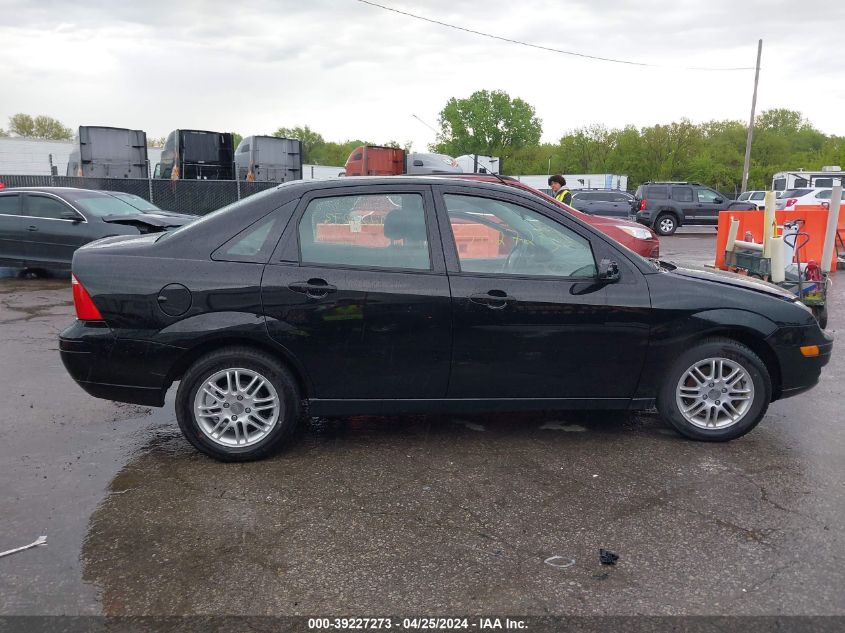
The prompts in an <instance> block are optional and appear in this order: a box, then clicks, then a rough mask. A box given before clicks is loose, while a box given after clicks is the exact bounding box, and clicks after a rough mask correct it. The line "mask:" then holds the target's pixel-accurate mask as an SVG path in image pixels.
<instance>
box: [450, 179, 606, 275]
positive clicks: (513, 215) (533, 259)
mask: <svg viewBox="0 0 845 633" xmlns="http://www.w3.org/2000/svg"><path fill="white" fill-rule="evenodd" d="M444 200H445V202H446V209H447V212H448V214H449V223H450V225H451V227H452V235H453V237H454V239H455V246H456V248H457V251H458V259H459V262H460V267H461V272H466V273H492V274H499V275H515V276H522V277H567V278H581V279H584V278H591V277H595V276H596V264H595V258H594V257H593V251H592V249H591V248H590V243H589V242H588V241H587V240H586V239H584V238H583V237H581V236H580V235H578V234H576V233H574V232H573V231H571V230H569V229H567V228H566V227H564V226H562V225H560V224H558V223H557V222H554V221H553V220H550V219H549V218H547V217H545V216H544V215H542V214H540V213H537V212H535V211H531V210H529V209H526V208H525V207H521V206H518V205H515V204H511V203H509V202H504V201H501V200H492V199H490V198H481V197H477V196H461V195H452V194H447V195H445V196H444Z"/></svg>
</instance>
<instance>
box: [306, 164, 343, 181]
mask: <svg viewBox="0 0 845 633" xmlns="http://www.w3.org/2000/svg"><path fill="white" fill-rule="evenodd" d="M344 176H346V167H342V166H341V167H335V166H333V165H303V166H302V179H303V180H327V179H328V178H339V177H341V178H342V177H344Z"/></svg>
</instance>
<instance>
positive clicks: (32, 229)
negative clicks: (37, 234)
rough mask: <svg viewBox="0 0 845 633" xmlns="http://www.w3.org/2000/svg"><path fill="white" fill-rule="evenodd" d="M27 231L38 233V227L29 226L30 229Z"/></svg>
mask: <svg viewBox="0 0 845 633" xmlns="http://www.w3.org/2000/svg"><path fill="white" fill-rule="evenodd" d="M26 230H27V231H37V230H38V227H37V226H32V225H30V226H28V227H27V229H26Z"/></svg>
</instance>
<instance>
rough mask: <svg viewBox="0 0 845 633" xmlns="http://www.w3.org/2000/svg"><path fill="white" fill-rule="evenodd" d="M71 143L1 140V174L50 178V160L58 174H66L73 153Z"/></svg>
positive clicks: (18, 138)
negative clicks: (69, 158)
mask: <svg viewBox="0 0 845 633" xmlns="http://www.w3.org/2000/svg"><path fill="white" fill-rule="evenodd" d="M73 147H74V145H73V143H71V142H70V141H43V140H41V139H33V138H23V137H18V136H12V137H7V138H0V174H2V175H7V176H22V175H26V176H49V175H50V160H51V157H52V165H53V167H55V168H56V173H57V174H64V173H65V169H66V168H67V163H68V157H69V156H70V154H71V152H72V151H73Z"/></svg>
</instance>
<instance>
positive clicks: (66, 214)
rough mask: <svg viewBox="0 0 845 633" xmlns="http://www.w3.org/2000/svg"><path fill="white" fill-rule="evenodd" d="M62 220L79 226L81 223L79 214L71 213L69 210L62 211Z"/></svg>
mask: <svg viewBox="0 0 845 633" xmlns="http://www.w3.org/2000/svg"><path fill="white" fill-rule="evenodd" d="M62 220H70V221H71V222H73V223H74V224H79V223H80V222H82V218H80V217H79V214H78V213H77V212H76V211H72V210H70V209H65V210H64V211H62Z"/></svg>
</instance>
